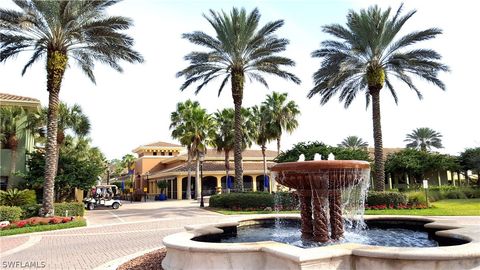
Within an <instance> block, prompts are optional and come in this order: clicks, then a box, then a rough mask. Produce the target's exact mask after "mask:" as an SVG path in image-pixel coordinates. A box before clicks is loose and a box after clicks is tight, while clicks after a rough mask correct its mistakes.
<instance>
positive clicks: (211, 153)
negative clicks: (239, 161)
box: [205, 149, 277, 159]
mask: <svg viewBox="0 0 480 270" xmlns="http://www.w3.org/2000/svg"><path fill="white" fill-rule="evenodd" d="M242 156H243V157H259V158H261V157H262V150H254V149H246V150H244V151H243V152H242ZM265 156H266V157H267V159H269V158H270V159H273V158H276V157H277V151H272V150H266V151H265ZM218 157H219V158H224V157H225V153H224V151H220V152H219V151H217V150H216V149H208V151H207V154H206V155H205V158H218ZM230 157H233V151H230Z"/></svg>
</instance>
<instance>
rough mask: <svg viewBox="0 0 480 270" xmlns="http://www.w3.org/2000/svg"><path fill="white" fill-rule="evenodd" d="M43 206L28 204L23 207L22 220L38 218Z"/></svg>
mask: <svg viewBox="0 0 480 270" xmlns="http://www.w3.org/2000/svg"><path fill="white" fill-rule="evenodd" d="M41 207H42V206H41V205H40V204H28V205H23V206H21V207H20V208H22V218H31V217H36V216H38V211H39V210H40V208H41Z"/></svg>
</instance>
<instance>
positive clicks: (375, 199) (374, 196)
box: [367, 191, 407, 208]
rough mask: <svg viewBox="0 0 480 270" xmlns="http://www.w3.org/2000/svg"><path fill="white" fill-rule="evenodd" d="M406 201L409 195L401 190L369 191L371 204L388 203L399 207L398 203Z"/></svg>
mask: <svg viewBox="0 0 480 270" xmlns="http://www.w3.org/2000/svg"><path fill="white" fill-rule="evenodd" d="M406 203H407V196H406V195H405V194H404V193H400V192H377V191H369V192H368V196H367V204H368V205H369V206H375V205H386V206H393V207H394V208H397V207H398V205H400V204H406Z"/></svg>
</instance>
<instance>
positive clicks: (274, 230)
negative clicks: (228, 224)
mask: <svg viewBox="0 0 480 270" xmlns="http://www.w3.org/2000/svg"><path fill="white" fill-rule="evenodd" d="M259 241H277V242H281V243H286V244H290V245H294V246H297V247H302V248H313V247H321V246H329V245H335V244H342V243H358V244H366V245H376V246H391V247H436V246H438V243H437V242H436V241H435V240H431V239H429V238H428V233H427V232H423V231H415V230H409V229H403V228H390V229H378V228H371V229H367V230H363V231H352V230H349V229H347V230H346V231H345V234H344V237H343V238H342V239H341V240H339V241H329V242H326V243H319V242H314V241H307V240H305V239H302V236H301V232H300V224H299V223H298V222H297V223H294V222H292V221H289V220H283V221H280V222H279V223H275V224H270V225H269V226H247V227H241V228H239V229H238V231H237V236H236V237H230V238H225V239H222V240H221V242H222V243H243V242H259Z"/></svg>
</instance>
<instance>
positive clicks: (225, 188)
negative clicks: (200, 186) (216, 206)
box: [221, 175, 235, 193]
mask: <svg viewBox="0 0 480 270" xmlns="http://www.w3.org/2000/svg"><path fill="white" fill-rule="evenodd" d="M228 177H229V178H230V181H229V183H227V181H226V179H227V178H226V177H225V176H222V180H221V182H222V193H224V192H227V189H233V181H234V178H235V177H234V176H233V175H229V176H228ZM228 184H229V185H228Z"/></svg>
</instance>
